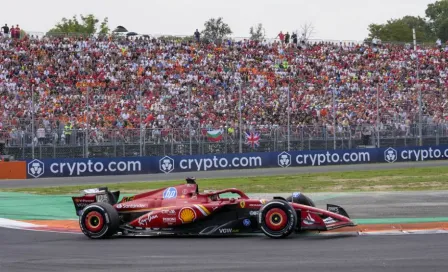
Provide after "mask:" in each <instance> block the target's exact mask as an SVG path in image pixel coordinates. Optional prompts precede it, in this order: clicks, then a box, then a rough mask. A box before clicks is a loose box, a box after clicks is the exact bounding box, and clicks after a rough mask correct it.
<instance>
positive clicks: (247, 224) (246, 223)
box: [243, 218, 251, 227]
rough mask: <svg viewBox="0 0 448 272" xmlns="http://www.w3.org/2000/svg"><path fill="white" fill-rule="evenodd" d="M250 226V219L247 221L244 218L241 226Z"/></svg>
mask: <svg viewBox="0 0 448 272" xmlns="http://www.w3.org/2000/svg"><path fill="white" fill-rule="evenodd" d="M250 224H251V221H250V219H247V218H246V219H244V220H243V225H244V226H245V227H249V226H250Z"/></svg>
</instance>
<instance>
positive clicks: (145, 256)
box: [0, 230, 448, 272]
mask: <svg viewBox="0 0 448 272" xmlns="http://www.w3.org/2000/svg"><path fill="white" fill-rule="evenodd" d="M11 237H14V239H11ZM0 239H1V241H2V243H1V244H0V250H1V252H2V253H1V254H0V271H5V272H6V271H7V272H19V271H27V272H28V271H64V272H69V271H120V272H121V271H151V272H153V271H154V272H156V271H157V272H158V271H163V272H166V271H183V272H200V271H207V272H209V271H245V272H251V271H254V272H255V271H268V272H273V271H313V272H318V271H325V272H328V271H345V272H346V271H357V272H358V271H394V272H397V271H419V272H420V271H446V257H447V251H448V235H446V234H428V235H396V236H342V237H323V236H320V237H316V236H315V237H310V236H308V237H307V236H293V237H291V238H288V239H283V240H274V239H270V238H267V237H264V236H256V237H244V238H243V237H234V238H117V239H110V240H88V238H87V237H85V236H84V235H77V234H59V233H45V232H33V231H21V230H2V231H1V232H0Z"/></svg>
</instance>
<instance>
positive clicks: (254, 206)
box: [249, 203, 262, 208]
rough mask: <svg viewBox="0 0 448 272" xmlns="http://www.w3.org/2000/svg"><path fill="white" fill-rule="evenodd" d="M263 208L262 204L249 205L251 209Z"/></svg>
mask: <svg viewBox="0 0 448 272" xmlns="http://www.w3.org/2000/svg"><path fill="white" fill-rule="evenodd" d="M261 206H262V204H261V203H260V204H249V207H252V208H260V207H261Z"/></svg>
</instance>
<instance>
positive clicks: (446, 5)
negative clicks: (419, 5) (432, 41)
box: [426, 0, 448, 42]
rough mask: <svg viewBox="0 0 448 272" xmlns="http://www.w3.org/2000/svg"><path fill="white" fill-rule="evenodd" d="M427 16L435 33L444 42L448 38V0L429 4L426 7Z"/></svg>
mask: <svg viewBox="0 0 448 272" xmlns="http://www.w3.org/2000/svg"><path fill="white" fill-rule="evenodd" d="M426 17H428V19H429V25H430V27H431V30H432V31H433V33H434V34H435V35H436V36H437V37H438V38H440V39H441V40H442V41H443V42H445V41H447V40H448V0H441V1H437V2H435V3H434V4H429V5H428V8H427V9H426Z"/></svg>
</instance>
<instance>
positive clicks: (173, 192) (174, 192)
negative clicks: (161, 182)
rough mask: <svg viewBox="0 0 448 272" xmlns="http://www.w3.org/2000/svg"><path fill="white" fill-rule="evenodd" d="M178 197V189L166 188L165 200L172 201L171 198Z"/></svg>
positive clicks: (164, 192)
mask: <svg viewBox="0 0 448 272" xmlns="http://www.w3.org/2000/svg"><path fill="white" fill-rule="evenodd" d="M176 197H177V189H176V188H174V187H169V188H166V189H165V191H163V198H164V199H170V198H176Z"/></svg>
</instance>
